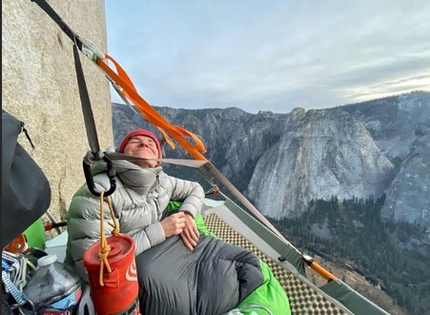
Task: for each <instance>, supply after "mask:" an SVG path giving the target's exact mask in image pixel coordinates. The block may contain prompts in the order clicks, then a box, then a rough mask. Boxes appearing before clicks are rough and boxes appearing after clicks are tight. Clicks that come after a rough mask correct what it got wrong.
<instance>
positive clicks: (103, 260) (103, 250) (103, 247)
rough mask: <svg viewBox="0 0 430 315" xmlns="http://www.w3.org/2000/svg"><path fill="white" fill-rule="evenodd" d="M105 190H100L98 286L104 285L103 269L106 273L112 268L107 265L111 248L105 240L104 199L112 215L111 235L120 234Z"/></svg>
mask: <svg viewBox="0 0 430 315" xmlns="http://www.w3.org/2000/svg"><path fill="white" fill-rule="evenodd" d="M104 194H105V190H102V191H101V193H100V251H99V254H98V258H99V260H100V273H99V283H100V286H102V287H103V286H104V280H103V271H104V268H105V267H106V270H107V272H108V273H111V272H112V269H111V267H110V265H109V261H108V259H107V258H108V256H109V252H110V250H111V247H110V245H109V244H108V242H107V239H106V234H105V229H104V226H105V224H104V202H105V201H106V202H107V204H108V206H109V212H110V215H111V217H112V220H113V223H110V222H109V223H108V224H109V225H110V226H112V227H113V230H112V232H111V234H112V236H117V235H119V234H120V229H119V225H118V223H117V221H116V219H115V213H114V211H113V207H112V202H111V199H110V197H109V196H107V197H104Z"/></svg>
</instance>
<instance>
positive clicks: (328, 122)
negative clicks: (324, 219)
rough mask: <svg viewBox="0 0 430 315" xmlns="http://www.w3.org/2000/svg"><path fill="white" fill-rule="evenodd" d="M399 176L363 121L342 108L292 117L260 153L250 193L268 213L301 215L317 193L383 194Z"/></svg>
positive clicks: (325, 196)
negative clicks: (394, 177)
mask: <svg viewBox="0 0 430 315" xmlns="http://www.w3.org/2000/svg"><path fill="white" fill-rule="evenodd" d="M393 176H394V167H393V165H392V163H391V162H390V161H389V160H388V159H387V158H386V157H385V156H384V155H383V154H382V153H381V152H380V150H379V149H378V148H377V146H376V145H375V143H374V141H373V139H372V137H371V135H370V133H369V132H368V131H367V130H366V128H365V127H364V125H363V123H362V122H361V121H359V120H357V119H355V118H354V117H352V116H351V115H350V114H348V113H346V112H342V111H333V110H320V111H308V112H307V113H306V115H305V116H304V117H300V118H299V119H291V121H290V122H289V126H288V129H287V131H286V133H285V134H284V135H283V136H282V137H281V139H280V140H279V142H278V143H277V144H276V145H275V146H273V147H272V148H271V149H269V150H268V151H267V152H265V153H264V155H263V156H262V157H261V158H260V160H259V161H258V163H257V166H256V168H255V170H254V174H253V177H252V179H251V181H250V183H249V186H248V189H247V194H248V196H249V198H250V199H252V200H254V201H255V204H256V205H257V207H258V208H259V209H260V210H261V211H262V212H263V213H265V214H266V215H268V216H271V217H274V218H278V219H279V218H282V217H285V216H287V217H295V216H299V215H300V214H302V213H303V212H304V211H306V209H307V205H308V203H309V201H310V200H312V199H330V198H331V197H332V196H338V197H339V198H352V197H357V198H367V197H369V196H372V195H373V196H375V197H376V196H379V195H380V194H382V193H383V191H384V190H385V189H386V188H387V187H388V186H389V184H390V182H391V180H392V179H393Z"/></svg>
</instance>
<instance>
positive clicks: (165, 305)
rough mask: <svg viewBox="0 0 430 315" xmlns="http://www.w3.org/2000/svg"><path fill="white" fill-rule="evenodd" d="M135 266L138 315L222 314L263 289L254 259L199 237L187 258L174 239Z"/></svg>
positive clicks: (141, 257) (139, 258)
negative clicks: (256, 290)
mask: <svg viewBox="0 0 430 315" xmlns="http://www.w3.org/2000/svg"><path fill="white" fill-rule="evenodd" d="M136 265H137V273H138V277H139V302H140V312H141V313H142V314H153V315H156V314H163V315H168V314H175V315H181V314H183V315H191V314H205V315H211V314H214V315H215V314H216V315H220V314H224V313H226V312H228V311H229V310H231V309H234V308H235V307H236V306H237V305H238V304H239V303H240V302H241V301H242V300H243V299H244V298H246V297H247V296H248V295H249V294H250V293H251V292H252V291H253V290H254V289H256V288H257V287H258V286H260V285H261V284H262V283H263V275H262V272H261V267H260V263H259V259H258V257H257V256H256V255H255V254H254V253H252V252H250V251H248V250H246V249H244V248H241V247H238V246H235V245H231V244H228V243H226V242H224V241H222V240H218V239H216V238H213V237H211V236H205V235H203V234H202V233H200V239H199V242H198V244H197V246H196V248H195V249H194V251H192V252H191V251H190V250H188V249H187V248H186V247H185V246H184V244H183V242H182V240H181V239H180V237H179V236H174V237H171V238H169V239H167V240H166V241H164V242H163V243H161V244H158V245H156V246H154V247H152V248H151V249H149V250H147V251H145V252H143V253H142V254H140V255H139V256H137V257H136Z"/></svg>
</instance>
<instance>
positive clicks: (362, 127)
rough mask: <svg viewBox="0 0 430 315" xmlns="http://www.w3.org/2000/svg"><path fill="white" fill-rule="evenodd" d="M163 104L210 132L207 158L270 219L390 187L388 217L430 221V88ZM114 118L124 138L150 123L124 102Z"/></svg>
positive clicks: (200, 131) (176, 119)
mask: <svg viewBox="0 0 430 315" xmlns="http://www.w3.org/2000/svg"><path fill="white" fill-rule="evenodd" d="M156 110H157V111H159V113H160V114H161V115H163V116H164V117H165V118H166V119H167V120H168V121H170V122H171V123H172V124H175V125H179V126H181V127H184V128H186V129H188V130H190V131H192V132H194V133H195V134H197V135H198V136H199V137H201V139H202V140H203V141H204V143H205V144H206V146H207V154H206V156H207V158H208V159H209V160H211V161H212V162H213V163H214V164H215V166H217V168H219V169H220V170H221V172H222V173H223V174H224V175H225V176H226V177H227V178H229V179H230V180H231V181H232V182H233V184H235V185H236V187H237V188H238V189H239V190H241V191H242V192H243V193H244V194H245V195H246V196H247V197H248V198H249V199H250V200H251V201H253V203H254V204H255V205H256V207H257V208H258V209H259V210H260V211H261V212H262V213H264V214H266V215H268V216H270V217H273V218H278V219H279V218H282V217H289V218H293V217H297V216H300V215H301V214H302V213H303V212H304V211H306V210H307V206H308V204H309V202H310V201H311V200H312V199H326V200H328V199H330V198H331V197H332V196H337V198H338V199H340V200H342V199H351V198H354V197H355V198H358V199H367V198H370V197H374V198H377V197H379V196H381V195H382V194H386V201H385V205H384V209H383V211H382V216H383V217H385V218H392V219H395V220H402V221H407V222H410V223H418V224H421V225H423V226H425V227H427V228H428V229H430V171H428V170H429V169H430V139H429V137H430V93H428V92H414V93H410V94H404V95H400V96H395V97H388V98H383V99H378V100H374V101H369V102H364V103H360V104H352V105H346V106H340V107H335V108H331V109H322V110H308V111H307V112H306V111H305V110H304V109H302V108H296V109H294V110H293V111H292V112H291V113H289V114H275V113H271V112H263V111H261V112H259V113H258V114H250V113H247V112H244V111H242V110H240V109H237V108H227V109H200V110H185V109H173V108H167V107H156ZM113 126H114V137H115V141H116V143H117V144H118V142H119V141H120V138H121V137H122V136H124V135H125V134H126V133H127V132H128V131H130V130H132V129H133V128H136V127H144V128H148V125H147V123H146V122H145V121H144V120H143V119H142V117H141V115H140V114H138V113H134V112H133V111H132V110H131V109H130V108H129V107H127V106H124V105H119V104H113ZM149 128H150V127H149ZM167 154H168V155H169V156H170V157H173V156H177V155H176V153H172V152H170V151H167ZM172 171H173V170H172ZM182 174H184V173H183V172H182ZM178 175H179V174H178Z"/></svg>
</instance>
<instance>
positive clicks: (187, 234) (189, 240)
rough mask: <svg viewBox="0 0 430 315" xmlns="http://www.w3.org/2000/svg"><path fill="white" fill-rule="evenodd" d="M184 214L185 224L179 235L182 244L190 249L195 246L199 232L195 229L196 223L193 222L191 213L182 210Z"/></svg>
mask: <svg viewBox="0 0 430 315" xmlns="http://www.w3.org/2000/svg"><path fill="white" fill-rule="evenodd" d="M182 213H183V214H184V215H185V217H184V218H185V226H184V228H183V230H182V232H181V233H180V237H181V239H182V242H184V245H185V246H186V247H187V248H188V249H189V250H190V251H192V250H193V249H194V247H196V245H197V242H198V240H199V236H200V232H199V230H198V229H197V226H196V223H195V222H194V218H193V216H192V215H191V214H189V213H186V212H182Z"/></svg>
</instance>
